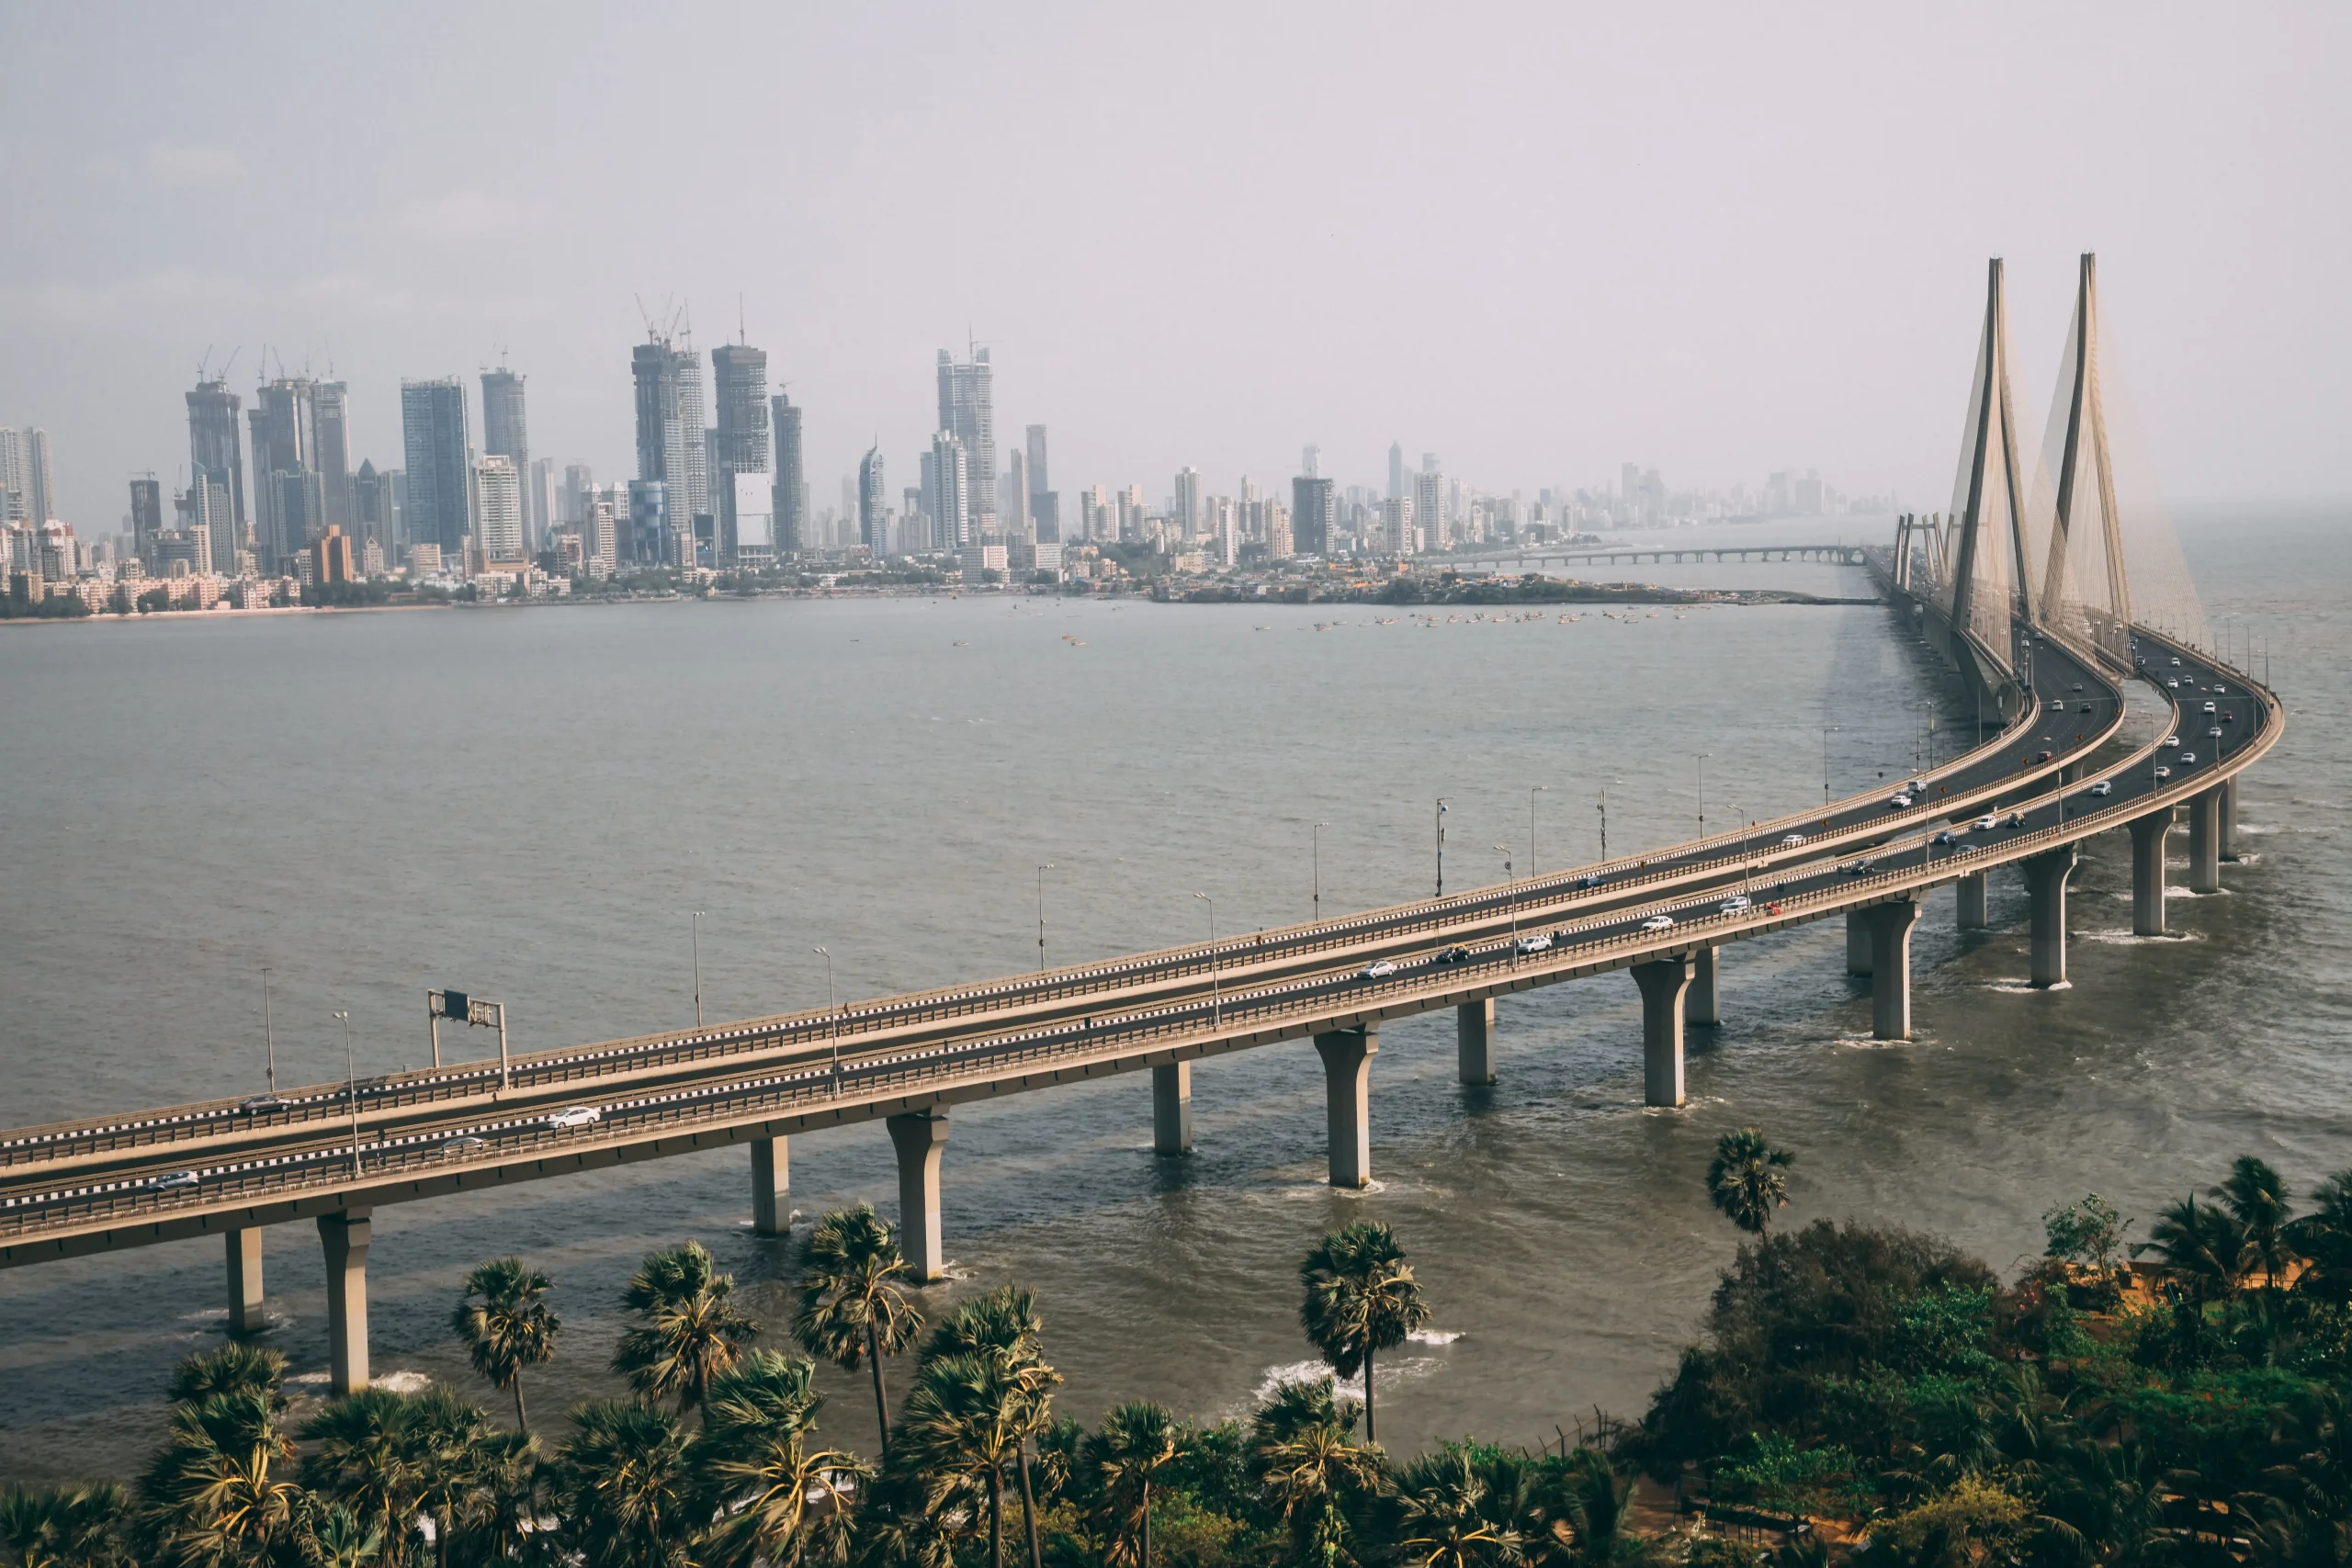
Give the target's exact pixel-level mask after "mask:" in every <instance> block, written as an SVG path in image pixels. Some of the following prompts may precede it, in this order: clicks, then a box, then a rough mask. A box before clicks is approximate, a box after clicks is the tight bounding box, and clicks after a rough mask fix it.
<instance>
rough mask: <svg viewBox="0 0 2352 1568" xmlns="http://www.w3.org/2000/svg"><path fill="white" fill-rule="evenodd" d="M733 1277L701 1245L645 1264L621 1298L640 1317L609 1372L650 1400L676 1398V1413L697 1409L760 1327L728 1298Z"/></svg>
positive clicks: (662, 1254) (676, 1250)
mask: <svg viewBox="0 0 2352 1568" xmlns="http://www.w3.org/2000/svg"><path fill="white" fill-rule="evenodd" d="M734 1291H735V1277H734V1276H733V1275H731V1274H722V1273H720V1272H719V1271H718V1263H717V1262H716V1261H715V1260H714V1259H713V1258H711V1256H710V1253H709V1252H708V1251H707V1249H706V1248H705V1247H703V1245H702V1243H700V1242H698V1241H690V1242H688V1243H686V1245H685V1246H684V1247H675V1248H673V1249H672V1250H670V1251H668V1252H657V1253H654V1254H653V1255H651V1256H650V1257H649V1258H646V1260H645V1263H644V1266H643V1267H641V1268H640V1269H638V1271H637V1273H636V1275H635V1276H634V1277H633V1278H631V1279H630V1280H629V1282H628V1289H626V1290H624V1291H623V1292H621V1304H622V1305H624V1306H626V1307H628V1309H629V1310H630V1311H631V1312H634V1313H636V1314H638V1315H639V1317H641V1318H643V1319H644V1320H645V1321H644V1323H643V1324H642V1325H639V1327H636V1328H632V1329H629V1330H628V1332H627V1333H625V1334H623V1335H622V1336H621V1340H620V1348H618V1349H617V1350H616V1351H615V1352H614V1354H613V1371H616V1372H618V1373H620V1374H621V1375H622V1376H623V1377H625V1378H627V1379H628V1385H629V1387H631V1388H632V1389H635V1390H636V1391H637V1392H638V1393H640V1394H642V1395H644V1396H646V1397H647V1398H650V1399H675V1400H676V1401H677V1402H678V1414H680V1415H681V1416H683V1415H684V1414H685V1413H686V1412H687V1411H688V1410H691V1409H694V1408H695V1407H697V1406H699V1405H700V1404H702V1402H703V1394H704V1391H705V1390H706V1389H707V1388H708V1387H709V1386H710V1380H711V1379H712V1378H714V1377H717V1376H718V1374H719V1373H721V1372H724V1371H731V1370H732V1369H733V1368H734V1367H735V1366H736V1364H737V1363H738V1362H739V1361H741V1359H742V1356H743V1348H744V1346H746V1345H748V1344H749V1343H750V1342H751V1341H752V1339H753V1338H755V1337H758V1335H759V1332H760V1325H759V1324H758V1323H757V1322H756V1321H754V1320H753V1319H752V1318H749V1317H746V1316H745V1315H744V1314H741V1313H740V1312H738V1311H736V1310H735V1307H734V1305H733V1303H730V1302H729V1300H728V1298H729V1296H731V1295H732V1294H733V1293H734Z"/></svg>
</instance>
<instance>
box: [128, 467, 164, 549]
mask: <svg viewBox="0 0 2352 1568" xmlns="http://www.w3.org/2000/svg"><path fill="white" fill-rule="evenodd" d="M163 531H164V487H163V485H162V484H161V483H160V482H159V481H158V480H157V479H155V478H154V477H153V475H150V476H148V477H147V478H146V479H133V480H131V481H130V548H131V553H132V554H134V555H136V556H137V557H138V558H140V559H141V560H145V559H146V558H147V552H148V551H149V550H150V549H152V548H153V546H154V539H155V536H156V535H158V534H160V533H162V532H163Z"/></svg>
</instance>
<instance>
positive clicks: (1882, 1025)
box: [1863, 898, 1919, 1040]
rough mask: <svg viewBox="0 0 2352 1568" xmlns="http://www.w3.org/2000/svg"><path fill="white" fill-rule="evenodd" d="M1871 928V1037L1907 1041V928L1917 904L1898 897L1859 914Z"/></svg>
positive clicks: (1914, 922)
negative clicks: (1861, 914)
mask: <svg viewBox="0 0 2352 1568" xmlns="http://www.w3.org/2000/svg"><path fill="white" fill-rule="evenodd" d="M1863 914H1864V916H1865V917H1867V919H1868V920H1869V923H1870V928H1871V1039H1873V1040H1908V1039H1910V1038H1911V928H1912V927H1913V926H1916V925H1917V924H1918V923H1919V902H1918V900H1917V899H1916V898H1898V899H1896V900H1895V901H1894V902H1893V903H1891V904H1873V905H1871V907H1870V908H1868V909H1866V910H1864V911H1863Z"/></svg>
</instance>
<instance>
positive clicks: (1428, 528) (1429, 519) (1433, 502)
mask: <svg viewBox="0 0 2352 1568" xmlns="http://www.w3.org/2000/svg"><path fill="white" fill-rule="evenodd" d="M1413 521H1414V523H1415V524H1416V525H1418V526H1419V528H1420V530H1421V547H1422V548H1424V549H1430V550H1442V549H1443V548H1445V547H1446V527H1445V476H1444V475H1443V474H1441V473H1439V472H1438V471H1437V454H1436V453H1434V452H1430V453H1424V454H1423V455H1422V457H1421V471H1420V472H1419V473H1418V474H1415V475H1414V476H1413Z"/></svg>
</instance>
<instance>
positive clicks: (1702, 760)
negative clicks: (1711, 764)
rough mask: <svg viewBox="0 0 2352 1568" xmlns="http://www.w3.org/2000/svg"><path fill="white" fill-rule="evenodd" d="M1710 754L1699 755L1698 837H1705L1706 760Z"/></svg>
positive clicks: (1704, 752)
mask: <svg viewBox="0 0 2352 1568" xmlns="http://www.w3.org/2000/svg"><path fill="white" fill-rule="evenodd" d="M1711 755H1713V753H1711V752H1707V751H1702V752H1700V753H1699V837H1701V838H1702V839H1703V838H1705V837H1706V836H1707V759H1708V757H1709V756H1711Z"/></svg>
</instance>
